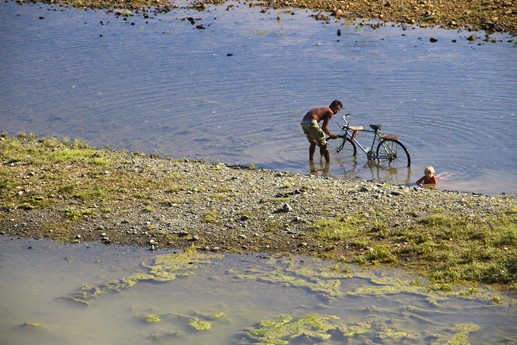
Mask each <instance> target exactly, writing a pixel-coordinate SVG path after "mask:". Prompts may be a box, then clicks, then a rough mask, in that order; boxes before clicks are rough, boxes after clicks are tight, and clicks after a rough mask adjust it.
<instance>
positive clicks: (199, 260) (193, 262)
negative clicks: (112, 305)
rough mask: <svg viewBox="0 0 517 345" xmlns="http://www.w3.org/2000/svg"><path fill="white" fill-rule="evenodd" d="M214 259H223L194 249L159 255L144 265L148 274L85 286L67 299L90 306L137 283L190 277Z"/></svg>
mask: <svg viewBox="0 0 517 345" xmlns="http://www.w3.org/2000/svg"><path fill="white" fill-rule="evenodd" d="M214 258H221V256H220V255H207V254H203V253H198V252H196V251H195V250H194V249H191V250H186V251H184V252H181V253H176V254H163V255H157V256H155V257H154V258H153V259H152V260H151V261H150V262H143V263H142V266H143V267H145V268H147V269H148V272H146V273H135V274H132V275H130V276H127V277H122V278H119V279H115V280H112V281H108V282H106V283H102V284H100V285H94V286H88V285H85V286H83V287H81V288H80V289H79V291H76V292H74V293H71V294H70V295H68V296H66V297H65V298H66V299H70V300H72V301H75V302H78V303H82V304H85V305H88V304H90V303H91V302H92V301H93V300H95V298H97V297H98V296H100V295H102V294H105V293H118V292H121V291H124V290H126V289H128V288H130V287H132V286H134V285H135V284H136V283H137V282H142V281H148V282H157V283H164V282H170V281H172V280H175V279H176V278H178V277H188V276H190V275H192V274H194V272H193V270H194V269H197V268H199V267H200V266H202V265H207V264H210V263H211V262H212V261H211V260H212V259H214Z"/></svg>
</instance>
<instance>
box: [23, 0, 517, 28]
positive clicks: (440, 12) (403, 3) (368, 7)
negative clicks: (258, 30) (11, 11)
mask: <svg viewBox="0 0 517 345" xmlns="http://www.w3.org/2000/svg"><path fill="white" fill-rule="evenodd" d="M17 2H18V3H20V4H23V3H24V2H25V1H24V0H17ZM31 2H44V3H48V4H59V5H64V6H74V7H81V8H104V9H108V10H111V9H129V10H131V11H133V12H134V13H132V12H129V13H128V12H124V11H115V13H116V14H118V15H123V16H124V15H125V16H129V15H133V14H136V15H143V16H152V15H156V14H159V13H164V12H170V11H173V10H174V9H175V8H178V7H192V8H195V9H197V10H199V11H204V10H205V9H206V5H207V4H217V5H225V6H228V9H229V10H231V8H232V7H233V6H235V4H239V3H240V4H243V5H246V6H250V7H260V8H264V9H285V10H290V9H310V10H312V11H316V12H319V14H317V15H316V16H315V18H316V19H318V20H322V21H328V20H334V19H335V20H352V21H356V20H357V19H363V23H364V24H368V23H369V21H370V20H373V21H376V22H378V23H388V22H392V23H398V24H401V25H403V26H407V27H411V26H421V27H428V26H440V27H443V28H447V29H467V30H475V31H479V30H484V31H485V32H486V33H487V34H492V33H496V32H497V33H510V34H512V35H513V36H515V35H516V34H517V3H516V2H515V1H511V0H486V1H472V0H456V1H441V0H385V1H364V0H348V1H341V0H289V1H284V0H267V1H263V0H242V1H226V0H192V1H187V2H183V1H181V2H178V1H175V0H169V1H160V0H138V1H137V0H121V1H120V0H119V1H107V0H82V1H76V0H60V1H55V0H43V1H31ZM373 27H375V25H374V26H373Z"/></svg>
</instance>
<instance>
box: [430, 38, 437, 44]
mask: <svg viewBox="0 0 517 345" xmlns="http://www.w3.org/2000/svg"><path fill="white" fill-rule="evenodd" d="M429 42H431V43H436V42H438V38H436V37H431V38H430V39H429Z"/></svg>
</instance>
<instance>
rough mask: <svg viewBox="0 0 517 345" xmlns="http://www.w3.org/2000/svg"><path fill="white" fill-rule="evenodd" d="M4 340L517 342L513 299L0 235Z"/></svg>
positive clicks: (269, 264) (215, 258)
mask: <svg viewBox="0 0 517 345" xmlns="http://www.w3.org/2000/svg"><path fill="white" fill-rule="evenodd" d="M0 248H1V251H0V275H1V277H2V279H1V283H0V287H1V289H0V293H1V298H0V307H1V309H2V314H1V316H0V342H1V343H2V344H32V343H35V342H36V343H38V344H52V345H59V344H71V343H73V344H78V345H80V344H92V343H100V344H121V343H124V344H142V343H155V342H156V341H157V342H158V343H162V342H163V343H167V344H221V345H230V344H265V343H267V344H314V343H322V344H323V343H324V344H345V343H346V344H365V343H375V344H393V343H397V344H430V343H433V344H447V343H461V344H467V343H469V344H487V343H504V342H505V341H508V342H510V343H511V342H512V341H513V342H515V341H516V340H517V338H516V336H515V335H516V334H517V327H516V325H515V322H513V320H515V318H516V316H517V312H516V308H515V303H514V302H515V299H512V298H511V297H509V296H505V295H501V294H499V293H496V292H491V291H489V290H484V289H483V288H481V287H479V288H476V289H474V288H472V287H468V286H466V287H460V288H459V289H458V290H457V291H452V292H449V293H443V292H439V291H432V290H430V289H429V287H428V286H427V283H426V281H425V280H424V279H422V278H419V277H411V276H406V275H404V274H402V273H401V272H398V271H382V272H379V271H374V270H370V271H363V270H360V269H359V268H358V267H354V266H351V265H341V264H337V263H332V262H324V261H315V260H312V259H308V258H304V257H292V258H285V259H281V258H273V257H269V256H240V255H226V256H223V255H217V254H203V253H194V252H191V253H190V252H165V251H163V252H149V251H147V250H145V249H143V248H134V247H117V246H109V247H108V246H105V245H102V244H74V245H59V244H56V243H55V242H52V241H48V240H39V241H36V240H13V239H9V238H7V237H2V238H0Z"/></svg>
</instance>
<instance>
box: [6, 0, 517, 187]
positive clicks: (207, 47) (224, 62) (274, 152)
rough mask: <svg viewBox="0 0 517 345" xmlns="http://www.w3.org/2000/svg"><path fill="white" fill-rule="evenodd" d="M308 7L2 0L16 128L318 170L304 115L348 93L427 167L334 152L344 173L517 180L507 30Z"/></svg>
mask: <svg viewBox="0 0 517 345" xmlns="http://www.w3.org/2000/svg"><path fill="white" fill-rule="evenodd" d="M308 15H309V13H308V12H305V11H296V12H295V15H292V14H291V11H288V12H284V11H281V10H280V11H273V10H269V11H267V13H260V9H257V8H249V7H248V6H245V5H236V6H234V7H232V8H230V9H229V10H227V7H210V9H209V10H208V11H205V12H197V11H191V10H182V9H177V10H175V11H173V12H170V13H167V14H161V15H159V16H157V17H153V16H151V17H150V18H143V17H139V16H135V17H131V18H129V19H128V20H122V19H121V18H116V17H114V16H113V15H111V14H105V13H103V12H102V11H82V10H74V9H70V10H57V8H54V7H47V6H44V5H40V4H38V5H23V6H20V5H18V4H17V3H16V2H14V1H8V2H2V3H1V4H0V57H1V60H2V64H0V102H1V104H2V107H1V109H0V124H1V128H0V129H1V130H6V131H8V132H9V133H10V134H16V133H17V132H18V131H20V130H26V131H29V132H35V133H36V134H37V135H38V136H45V135H56V136H61V137H72V138H74V137H79V138H81V139H84V140H87V141H89V142H91V143H93V145H96V146H100V147H102V146H104V145H109V146H111V147H112V148H123V149H129V150H133V151H145V152H149V153H151V152H153V153H154V152H159V153H161V154H163V155H167V156H172V157H178V158H181V157H192V158H201V159H208V160H212V161H224V162H227V163H232V164H233V163H239V164H255V165H257V166H258V167H259V168H271V169H279V170H289V171H294V172H302V173H309V172H310V170H309V167H308V163H307V155H308V154H307V150H308V144H307V142H306V140H305V137H304V136H303V133H302V132H301V130H300V128H299V121H300V119H301V117H302V115H303V114H304V113H305V112H306V111H307V110H308V109H310V108H312V107H315V106H326V105H328V103H330V101H331V100H333V99H336V98H337V99H341V100H342V101H344V103H345V110H344V111H347V112H351V113H352V115H353V116H352V117H351V119H350V120H351V123H352V124H354V125H363V126H365V127H367V126H368V124H370V123H382V124H383V125H384V127H383V128H384V129H385V130H386V132H388V133H394V134H397V135H400V136H401V137H402V141H403V143H404V144H405V145H406V147H407V148H408V150H409V152H410V153H411V158H412V169H411V171H407V170H406V169H402V170H404V171H400V170H401V169H398V171H397V173H396V174H395V173H394V171H384V170H381V171H377V170H376V168H372V167H370V166H368V165H367V164H366V159H364V157H362V156H360V157H358V159H357V162H354V161H350V160H348V159H346V157H343V156H342V155H340V154H337V155H336V154H335V153H333V154H332V160H333V164H331V166H330V170H329V176H332V177H336V178H343V177H344V178H358V179H375V180H378V181H380V182H384V181H390V180H396V181H398V182H399V183H400V181H404V182H405V181H407V180H413V181H414V180H416V179H417V178H418V177H419V176H420V175H421V174H422V172H423V169H424V167H425V166H427V165H429V164H431V165H433V166H434V167H435V169H436V171H437V172H442V171H450V172H453V173H454V176H453V177H452V178H450V179H448V180H447V181H444V183H443V184H439V186H438V188H444V189H464V190H467V191H482V192H486V193H490V194H499V193H502V192H507V193H512V194H515V193H516V188H517V187H516V186H517V160H515V159H513V157H514V156H515V147H516V146H517V145H516V144H517V141H516V140H517V139H516V136H515V135H514V133H515V132H516V130H517V121H516V120H517V118H516V117H517V115H516V112H515V109H517V97H515V95H516V93H517V50H516V49H515V47H514V46H513V44H512V43H508V42H506V41H507V38H506V37H504V36H501V37H497V38H499V39H500V40H501V41H503V42H499V43H497V44H489V43H485V42H482V43H480V42H481V41H478V42H468V41H467V40H466V37H467V36H469V35H470V34H472V33H471V32H457V31H444V30H439V29H425V30H423V29H419V30H412V29H410V30H402V29H401V28H398V27H389V26H388V27H385V28H380V29H378V30H372V29H371V28H356V27H355V26H353V25H344V24H343V23H329V24H323V23H321V22H317V21H315V20H313V19H311V18H309V17H308ZM186 17H193V18H195V21H196V24H198V25H203V27H205V28H206V29H205V30H199V29H196V25H192V24H191V23H190V21H188V20H184V19H185V18H186ZM40 18H41V19H40ZM277 18H279V19H277ZM338 29H339V30H340V31H341V33H342V35H341V36H337V34H336V32H337V30H338ZM478 36H480V37H482V36H483V34H479V35H478ZM429 37H435V38H437V39H438V42H436V43H430V42H429ZM331 126H335V124H334V123H332V124H331ZM331 128H333V130H334V131H335V130H337V126H336V127H331ZM333 144H334V143H332V142H331V143H330V149H331V150H333V149H335V146H333ZM388 173H389V174H388ZM415 174H416V175H415ZM466 181H468V183H466Z"/></svg>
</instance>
